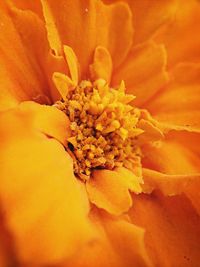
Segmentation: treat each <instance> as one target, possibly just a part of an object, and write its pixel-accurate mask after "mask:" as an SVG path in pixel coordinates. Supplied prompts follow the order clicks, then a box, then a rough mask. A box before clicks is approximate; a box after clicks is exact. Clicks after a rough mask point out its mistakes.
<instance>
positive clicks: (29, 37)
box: [10, 7, 68, 100]
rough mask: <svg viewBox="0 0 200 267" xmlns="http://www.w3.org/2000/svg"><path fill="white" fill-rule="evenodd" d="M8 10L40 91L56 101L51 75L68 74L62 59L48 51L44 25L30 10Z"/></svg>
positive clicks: (55, 91)
mask: <svg viewBox="0 0 200 267" xmlns="http://www.w3.org/2000/svg"><path fill="white" fill-rule="evenodd" d="M10 9H11V16H12V20H13V22H14V25H15V27H16V29H17V31H18V33H19V35H20V38H21V41H22V45H23V54H25V55H26V57H27V58H28V59H29V61H30V62H31V70H32V71H33V70H34V71H35V73H36V75H37V77H36V78H37V80H38V81H40V83H42V90H43V91H44V93H45V94H46V95H47V96H48V97H49V98H50V100H52V99H53V100H57V99H58V93H57V90H56V89H55V87H54V84H53V83H52V75H53V73H54V72H55V71H57V72H62V73H68V68H67V64H66V61H65V59H64V57H63V56H60V55H56V53H55V51H53V48H52V49H50V47H49V44H48V40H47V33H46V29H45V24H44V22H43V21H42V20H41V19H40V18H39V17H38V16H37V15H36V14H34V13H33V12H32V11H30V10H25V11H22V10H18V9H16V8H14V7H10ZM38 44H40V46H39V47H38ZM22 59H23V58H22ZM19 60H20V59H19ZM23 78H24V77H23ZM37 87H38V86H36V85H35V88H37ZM36 97H37V95H36ZM34 98H35V97H34Z"/></svg>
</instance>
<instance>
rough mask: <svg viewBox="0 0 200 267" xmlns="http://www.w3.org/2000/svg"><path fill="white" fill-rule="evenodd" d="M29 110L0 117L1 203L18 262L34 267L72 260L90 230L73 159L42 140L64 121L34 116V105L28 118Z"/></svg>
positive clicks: (53, 111) (52, 112) (50, 111)
mask: <svg viewBox="0 0 200 267" xmlns="http://www.w3.org/2000/svg"><path fill="white" fill-rule="evenodd" d="M27 105H29V103H24V104H22V108H20V107H19V108H16V109H13V110H10V111H8V112H4V113H3V114H1V117H0V121H1V123H0V125H1V129H0V134H1V162H2V167H1V188H0V198H1V205H2V210H3V214H4V219H5V223H6V226H7V229H8V230H9V231H10V233H11V236H12V237H13V239H14V242H15V247H16V252H17V256H18V257H19V260H20V262H25V263H27V264H28V266H30V265H31V264H36V265H37V266H38V265H40V264H53V263H57V262H59V261H60V260H63V259H64V258H67V257H69V256H71V255H72V254H74V253H75V252H76V250H77V249H78V248H79V246H81V245H83V244H85V242H87V241H88V240H89V239H90V237H91V232H92V228H91V225H90V224H89V222H88V218H87V213H88V209H89V208H88V202H87V197H86V194H85V193H84V191H83V190H82V189H81V187H80V185H79V182H78V181H77V180H76V179H75V178H74V175H73V164H72V159H71V158H70V157H69V155H68V154H67V153H66V151H65V150H64V148H63V146H62V145H61V144H60V143H59V142H58V141H57V140H55V139H54V138H47V136H46V134H48V133H50V135H49V136H50V137H55V135H56V137H57V133H59V132H60V131H62V130H61V129H63V126H61V127H60V128H59V127H58V130H55V132H54V131H51V130H50V128H51V126H52V128H53V127H55V126H56V125H58V121H60V120H61V121H62V120H64V117H62V115H61V112H60V111H58V110H56V109H55V108H50V107H48V108H49V109H48V108H47V109H46V107H44V110H42V109H43V108H42V107H39V108H38V110H37V111H36V109H34V108H33V107H32V105H33V104H30V112H29V111H28V107H27ZM35 105H37V104H35ZM40 112H41V114H40ZM45 112H47V114H46V118H47V117H48V122H46V120H45V114H44V113H45ZM34 113H35V115H34ZM50 115H52V116H50ZM36 118H37V119H38V123H36V121H35V119H36ZM43 124H44V125H43ZM56 131H57V133H56ZM43 133H45V135H44V134H43ZM58 136H59V134H58ZM57 139H58V140H59V138H57ZM77 233H78V235H77ZM76 236H77V237H76Z"/></svg>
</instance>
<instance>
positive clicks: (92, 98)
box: [55, 79, 143, 180]
mask: <svg viewBox="0 0 200 267" xmlns="http://www.w3.org/2000/svg"><path fill="white" fill-rule="evenodd" d="M134 98H135V97H134V96H133V95H128V94H126V93H125V86H124V82H123V81H122V82H121V84H120V86H119V87H118V88H115V89H114V88H110V87H109V86H108V84H107V83H106V82H105V81H104V80H102V79H99V80H96V81H95V82H93V83H92V82H90V81H82V82H81V83H80V84H79V85H77V86H76V87H75V88H74V89H73V90H72V91H69V92H68V95H67V96H66V100H61V101H58V102H56V104H55V106H56V107H57V108H59V109H60V110H62V111H63V112H64V113H65V114H66V115H67V116H68V117H69V120H70V128H71V137H70V138H69V139H68V152H69V153H70V154H71V156H72V158H73V161H74V173H75V174H76V175H77V176H78V177H80V178H81V179H83V180H87V179H89V177H90V174H91V172H92V170H93V169H96V168H105V169H113V168H114V167H120V166H125V167H127V168H129V169H132V168H133V164H134V159H135V157H136V156H138V154H139V153H140V150H139V147H138V146H137V136H138V135H139V134H141V133H142V132H143V130H141V129H140V128H137V123H138V120H139V117H140V111H139V109H137V108H135V107H133V106H131V105H129V104H128V103H130V102H131V101H132V100H133V99H134Z"/></svg>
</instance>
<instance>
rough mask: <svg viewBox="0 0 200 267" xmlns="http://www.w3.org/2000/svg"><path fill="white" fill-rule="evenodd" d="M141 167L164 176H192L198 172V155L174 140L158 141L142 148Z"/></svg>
mask: <svg viewBox="0 0 200 267" xmlns="http://www.w3.org/2000/svg"><path fill="white" fill-rule="evenodd" d="M143 154H144V158H143V166H144V167H146V168H150V169H153V170H157V171H160V172H163V173H166V174H178V175H180V174H184V175H185V174H194V173H198V172H199V171H200V168H199V166H200V160H199V158H198V155H197V154H195V153H193V152H192V151H190V150H189V149H188V148H187V147H186V146H184V144H180V143H179V142H177V141H176V140H166V141H162V142H161V141H159V142H157V143H154V144H153V145H148V146H146V147H143Z"/></svg>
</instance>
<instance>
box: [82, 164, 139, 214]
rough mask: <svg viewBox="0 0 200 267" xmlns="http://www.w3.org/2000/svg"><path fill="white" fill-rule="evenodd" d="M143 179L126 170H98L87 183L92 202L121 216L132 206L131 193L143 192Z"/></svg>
mask: <svg viewBox="0 0 200 267" xmlns="http://www.w3.org/2000/svg"><path fill="white" fill-rule="evenodd" d="M141 182H142V181H141V178H138V177H136V176H135V175H134V174H133V173H132V172H131V171H129V170H128V169H125V168H118V169H116V170H115V171H109V170H96V171H94V172H93V175H92V177H91V179H89V181H88V182H87V183H86V189H87V192H88V195H89V199H90V202H92V203H94V204H95V205H96V206H97V207H98V208H102V209H105V210H106V211H107V212H109V213H111V214H114V215H120V214H121V213H123V212H126V211H127V210H128V209H129V208H130V207H131V205H132V201H131V197H130V193H129V190H130V191H133V192H135V193H140V192H141V187H140V183H141Z"/></svg>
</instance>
